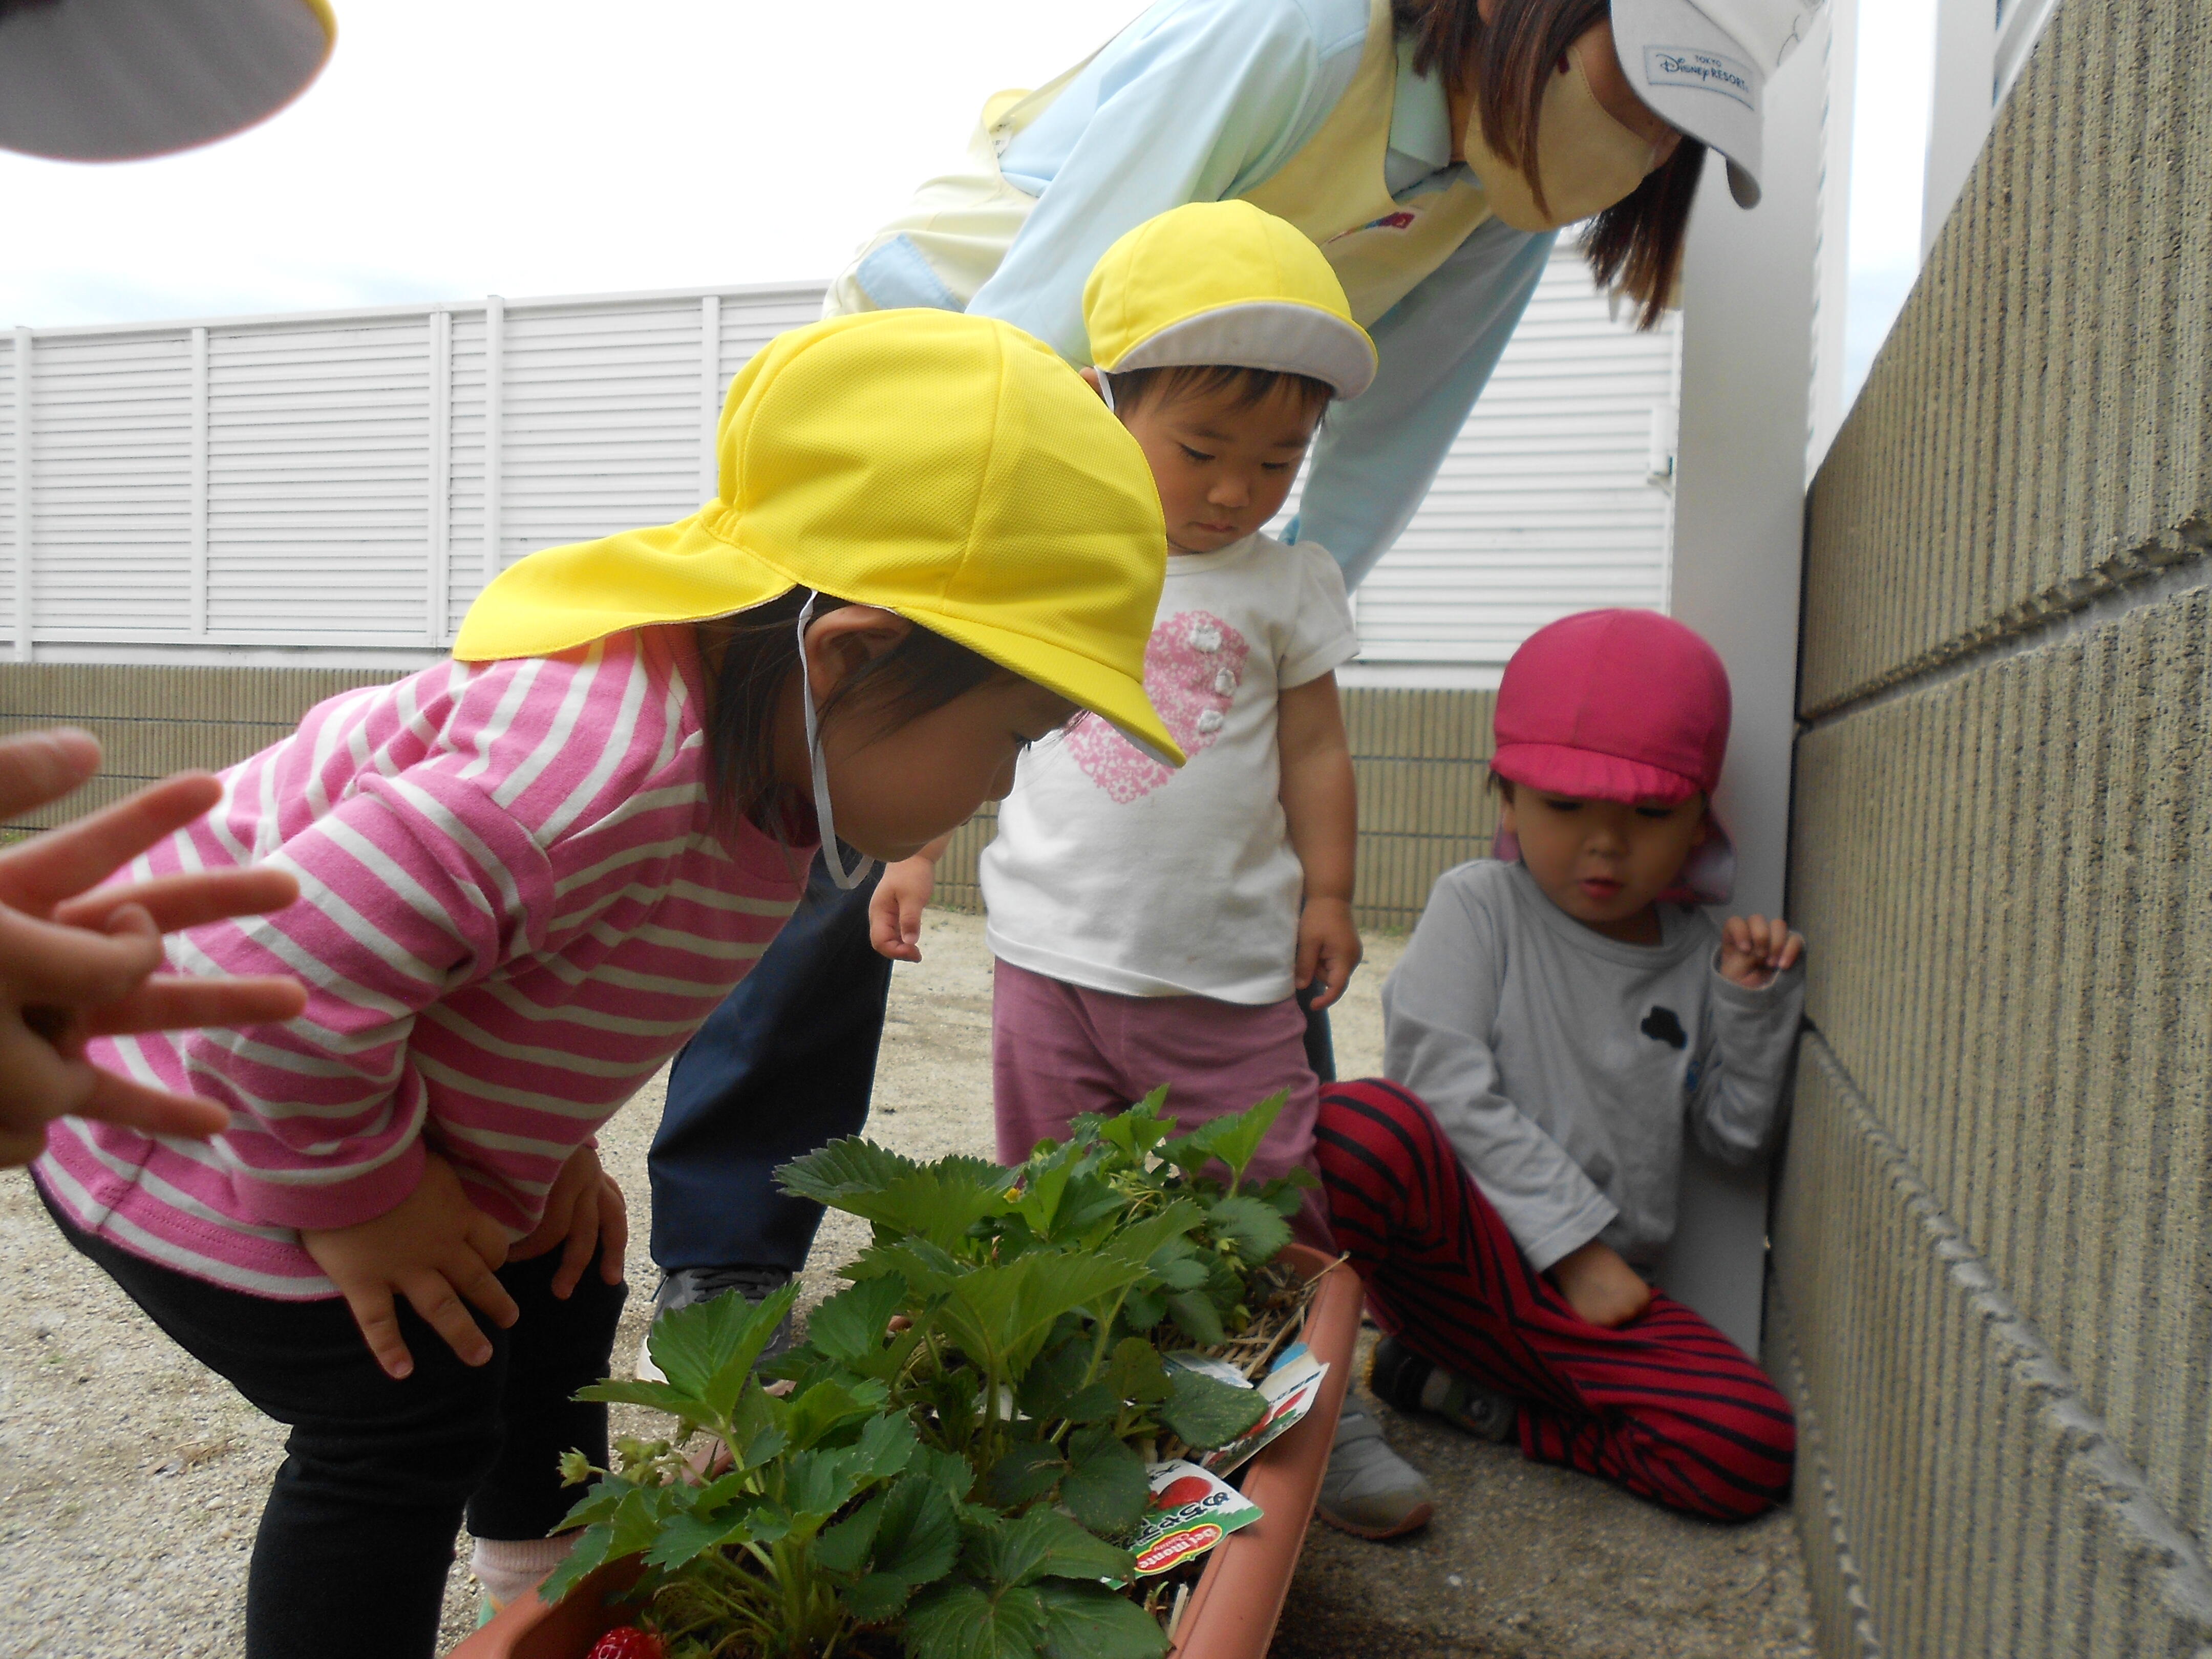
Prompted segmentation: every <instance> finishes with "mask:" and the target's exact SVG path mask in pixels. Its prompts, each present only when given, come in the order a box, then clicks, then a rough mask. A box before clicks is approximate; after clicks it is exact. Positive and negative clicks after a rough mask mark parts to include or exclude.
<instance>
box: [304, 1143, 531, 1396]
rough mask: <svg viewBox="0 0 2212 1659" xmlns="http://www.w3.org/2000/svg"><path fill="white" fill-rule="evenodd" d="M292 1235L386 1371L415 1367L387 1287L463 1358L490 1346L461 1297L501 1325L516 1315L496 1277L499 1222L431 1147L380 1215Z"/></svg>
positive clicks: (472, 1358) (477, 1358)
mask: <svg viewBox="0 0 2212 1659" xmlns="http://www.w3.org/2000/svg"><path fill="white" fill-rule="evenodd" d="M300 1243H301V1245H303V1246H304V1247H305V1248H306V1249H307V1254H308V1255H311V1256H313V1257H314V1259H315V1264H316V1266H318V1267H320V1268H321V1269H322V1270H323V1271H324V1272H325V1273H328V1274H329V1275H330V1278H331V1283H332V1284H333V1285H337V1287H338V1294H340V1295H341V1296H343V1297H345V1299H346V1306H348V1307H349V1308H350V1309H352V1310H353V1318H354V1323H355V1324H356V1325H358V1326H360V1327H361V1334H362V1340H365V1341H366V1342H367V1343H368V1351H369V1352H371V1353H373V1354H374V1355H375V1356H376V1363H377V1364H380V1365H381V1366H382V1367H383V1368H384V1370H385V1373H386V1375H387V1376H392V1377H395V1378H397V1377H404V1376H408V1375H410V1373H411V1372H412V1371H413V1370H414V1369H415V1357H414V1355H412V1354H411V1353H410V1352H408V1351H407V1344H406V1342H405V1341H404V1340H403V1339H402V1338H401V1336H400V1334H399V1316H398V1311H397V1307H396V1304H394V1302H393V1297H394V1295H395V1294H397V1295H398V1296H404V1297H406V1298H407V1300H408V1303H409V1304H410V1305H411V1306H412V1307H413V1308H414V1310H415V1311H416V1313H418V1314H420V1315H422V1317H423V1319H424V1320H426V1321H427V1322H428V1323H429V1325H430V1327H431V1328H432V1329H433V1330H435V1331H436V1332H437V1333H438V1334H439V1335H440V1336H441V1337H443V1338H445V1340H446V1346H448V1347H450V1348H451V1349H453V1352H455V1353H456V1354H458V1355H459V1356H460V1358H461V1360H462V1363H463V1364H470V1365H481V1364H484V1363H485V1362H486V1361H487V1360H489V1358H491V1354H492V1348H491V1342H490V1340H489V1338H487V1337H486V1336H485V1335H484V1334H483V1331H482V1330H480V1329H479V1328H477V1322H476V1321H475V1320H473V1319H471V1318H470V1317H469V1310H468V1309H467V1308H466V1307H465V1306H464V1305H463V1304H464V1302H467V1303H472V1304H475V1305H476V1307H477V1308H478V1309H479V1310H482V1311H483V1312H484V1313H487V1314H489V1315H490V1316H491V1320H492V1322H493V1323H494V1324H495V1325H497V1326H499V1327H500V1328H501V1329H502V1330H503V1329H505V1328H507V1326H510V1325H512V1324H513V1323H514V1322H515V1320H516V1319H517V1318H518V1317H520V1309H518V1308H517V1307H516V1306H515V1305H514V1298H513V1297H510V1296H509V1295H507V1287H506V1286H505V1285H501V1283H500V1282H499V1280H498V1279H497V1278H496V1277H495V1273H496V1271H497V1269H498V1268H499V1267H501V1266H502V1265H504V1263H505V1262H506V1261H507V1233H506V1231H505V1229H503V1228H501V1226H500V1225H499V1224H498V1223H497V1222H496V1221H494V1220H493V1219H492V1218H490V1217H489V1216H488V1215H486V1214H485V1213H484V1212H483V1211H482V1210H479V1209H478V1208H477V1206H475V1205H473V1204H471V1203H470V1202H469V1200H468V1195H467V1194H465V1193H464V1192H463V1191H462V1190H461V1181H460V1177H459V1176H457V1175H455V1174H454V1173H453V1165H451V1164H448V1163H447V1162H446V1160H445V1159H444V1158H441V1157H439V1156H438V1154H437V1153H435V1152H431V1153H429V1154H428V1156H427V1157H426V1158H424V1159H423V1163H422V1180H421V1181H420V1182H417V1183H416V1188H415V1190H414V1191H413V1192H411V1193H410V1194H407V1196H406V1197H404V1198H403V1199H401V1200H399V1202H398V1204H396V1205H394V1206H392V1208H391V1209H388V1210H386V1212H384V1213H383V1214H382V1215H380V1216H374V1217H372V1218H370V1219H368V1220H367V1221H363V1222H360V1223H357V1224H356V1225H354V1226H351V1227H332V1228H329V1229H327V1230H316V1229H313V1228H303V1229H301V1233H300Z"/></svg>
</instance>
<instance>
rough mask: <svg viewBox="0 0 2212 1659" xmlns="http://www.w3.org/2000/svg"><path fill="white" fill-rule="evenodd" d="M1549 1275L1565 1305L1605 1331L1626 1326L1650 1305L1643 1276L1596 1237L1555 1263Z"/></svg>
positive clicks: (1648, 1288)
mask: <svg viewBox="0 0 2212 1659" xmlns="http://www.w3.org/2000/svg"><path fill="white" fill-rule="evenodd" d="M1551 1273H1552V1282H1553V1284H1555V1285H1558V1286H1559V1294H1560V1295H1561V1296H1564V1297H1566V1298H1567V1305H1568V1306H1569V1307H1571V1308H1572V1309H1573V1310H1575V1311H1576V1313H1577V1314H1579V1315H1580V1316H1582V1317H1583V1318H1584V1319H1586V1320H1588V1321H1589V1322H1590V1323H1591V1324H1593V1325H1602V1326H1604V1327H1605V1328H1607V1330H1612V1329H1613V1328H1616V1327H1618V1326H1621V1325H1626V1323H1627V1322H1629V1321H1630V1320H1632V1319H1633V1318H1635V1317H1636V1316H1637V1315H1638V1314H1640V1313H1642V1312H1643V1311H1644V1309H1646V1308H1647V1307H1649V1306H1650V1305H1651V1287H1650V1285H1647V1284H1645V1283H1644V1276H1643V1275H1642V1274H1641V1273H1638V1272H1637V1271H1636V1269H1635V1268H1633V1267H1630V1266H1629V1265H1628V1263H1627V1262H1626V1261H1623V1260H1621V1257H1620V1252H1619V1251H1617V1250H1615V1249H1613V1247H1612V1246H1610V1245H1608V1244H1603V1243H1599V1241H1597V1240H1596V1239H1595V1238H1593V1239H1592V1240H1590V1242H1589V1243H1587V1244H1585V1245H1583V1247H1582V1248H1581V1249H1577V1250H1570V1251H1569V1252H1568V1253H1567V1254H1566V1255H1563V1256H1561V1257H1560V1258H1559V1260H1558V1261H1554V1262H1553V1264H1552V1267H1551Z"/></svg>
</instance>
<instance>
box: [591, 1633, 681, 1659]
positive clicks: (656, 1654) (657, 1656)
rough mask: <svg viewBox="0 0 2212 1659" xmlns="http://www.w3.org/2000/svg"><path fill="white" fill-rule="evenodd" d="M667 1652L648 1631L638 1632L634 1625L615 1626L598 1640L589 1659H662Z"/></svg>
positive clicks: (658, 1640) (658, 1639)
mask: <svg viewBox="0 0 2212 1659" xmlns="http://www.w3.org/2000/svg"><path fill="white" fill-rule="evenodd" d="M666 1652H667V1650H666V1649H665V1648H664V1647H662V1646H661V1645H660V1638H659V1637H658V1636H655V1635H654V1634H653V1632H651V1631H649V1630H640V1629H639V1628H638V1627H637V1626H635V1625H617V1626H615V1628H614V1629H612V1630H611V1631H609V1632H607V1633H606V1634H605V1636H602V1637H601V1638H599V1645H598V1646H596V1647H594V1648H593V1649H592V1651H591V1655H590V1659H663V1656H664V1655H665V1654H666Z"/></svg>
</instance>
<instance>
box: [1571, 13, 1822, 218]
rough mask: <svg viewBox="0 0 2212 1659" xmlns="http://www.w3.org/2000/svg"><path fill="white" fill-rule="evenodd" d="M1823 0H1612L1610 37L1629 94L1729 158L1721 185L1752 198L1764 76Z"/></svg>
mask: <svg viewBox="0 0 2212 1659" xmlns="http://www.w3.org/2000/svg"><path fill="white" fill-rule="evenodd" d="M1821 3H1822V0H1613V50H1614V52H1617V53H1618V54H1619V55H1620V67H1621V70H1622V71H1623V72H1624V73H1625V74H1626V76H1628V84H1629V86H1630V87H1631V88H1633V89H1634V91H1635V93H1636V95H1637V96H1638V98H1639V99H1641V100H1643V101H1644V103H1645V104H1647V105H1649V106H1650V107H1651V109H1652V110H1653V111H1654V112H1656V113H1657V114H1658V116H1659V117H1660V118H1662V120H1664V121H1665V122H1666V123H1667V124H1668V125H1669V126H1672V127H1674V128H1676V129H1678V130H1680V131H1682V132H1686V133H1687V134H1688V135H1689V136H1690V137H1692V138H1696V139H1699V140H1700V141H1702V142H1703V143H1707V144H1710V145H1711V146H1712V148H1713V149H1717V150H1718V151H1719V152H1720V153H1721V154H1722V155H1723V156H1725V157H1726V158H1727V160H1728V173H1729V191H1730V193H1731V194H1733V195H1734V196H1735V199H1736V204H1737V205H1738V206H1741V207H1756V206H1758V205H1759V136H1760V124H1761V121H1762V118H1763V112H1764V108H1765V96H1766V82H1767V77H1768V76H1771V75H1772V74H1773V73H1774V71H1775V70H1778V69H1779V68H1781V67H1782V64H1783V62H1784V59H1786V58H1788V57H1789V56H1790V53H1791V52H1793V51H1795V50H1796V47H1797V45H1798V43H1799V42H1800V41H1802V40H1804V38H1805V37H1806V36H1807V35H1808V34H1809V33H1812V28H1813V22H1814V18H1815V17H1817V16H1818V15H1819V13H1820V6H1821Z"/></svg>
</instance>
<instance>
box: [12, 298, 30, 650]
mask: <svg viewBox="0 0 2212 1659" xmlns="http://www.w3.org/2000/svg"><path fill="white" fill-rule="evenodd" d="M30 659H31V331H30V330H29V329H27V328H18V329H17V330H16V331H15V660H16V661H17V662H28V661H30Z"/></svg>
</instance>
